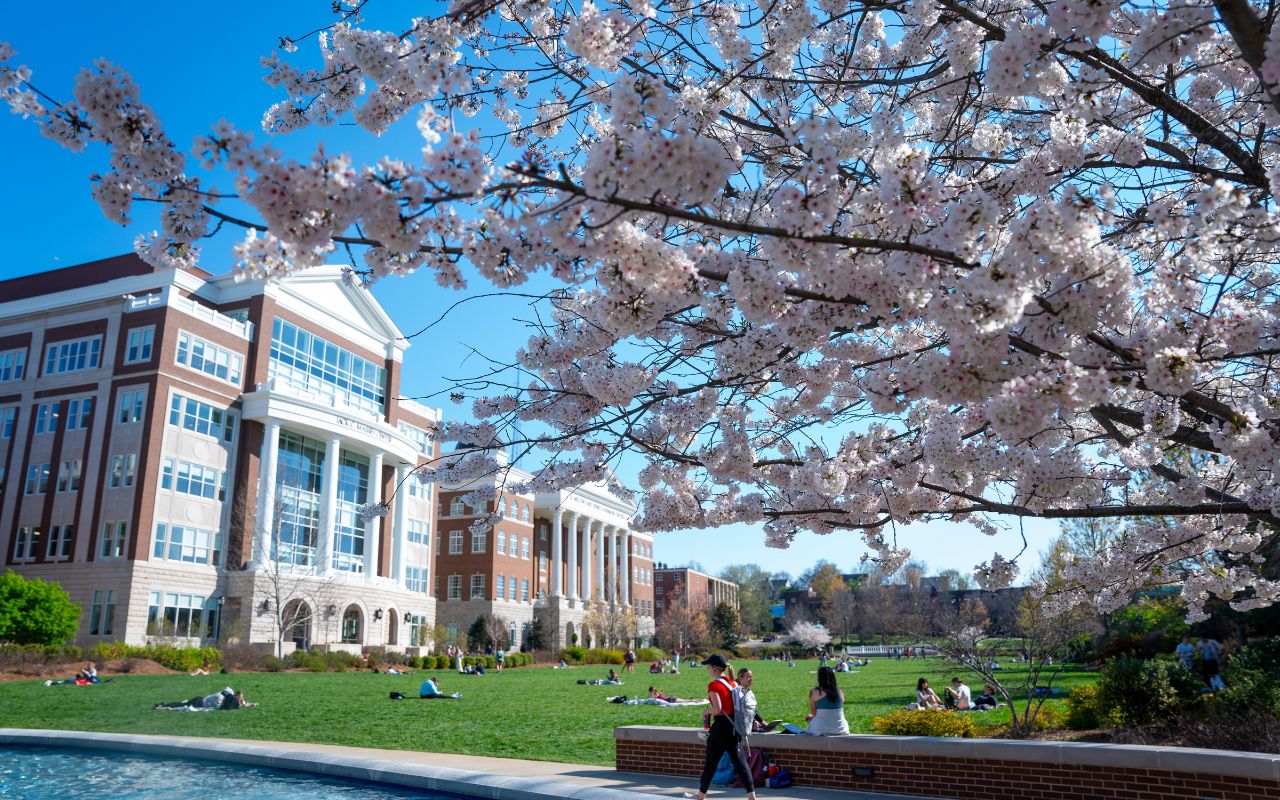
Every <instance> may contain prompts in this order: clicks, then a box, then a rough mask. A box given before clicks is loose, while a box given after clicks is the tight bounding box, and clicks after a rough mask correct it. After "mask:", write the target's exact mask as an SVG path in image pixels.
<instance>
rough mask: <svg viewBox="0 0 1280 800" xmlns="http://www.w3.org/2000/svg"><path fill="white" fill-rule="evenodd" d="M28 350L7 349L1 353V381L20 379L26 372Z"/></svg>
mask: <svg viewBox="0 0 1280 800" xmlns="http://www.w3.org/2000/svg"><path fill="white" fill-rule="evenodd" d="M26 369H27V351H26V350H25V349H22V350H6V351H4V352H3V353H0V383H9V382H11V381H20V380H22V378H23V376H24V375H25V374H26Z"/></svg>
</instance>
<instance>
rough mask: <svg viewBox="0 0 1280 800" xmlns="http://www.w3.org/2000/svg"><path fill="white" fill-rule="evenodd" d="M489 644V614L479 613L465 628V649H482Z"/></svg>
mask: <svg viewBox="0 0 1280 800" xmlns="http://www.w3.org/2000/svg"><path fill="white" fill-rule="evenodd" d="M488 645H489V615H488V614H481V615H480V616H478V617H476V618H475V621H474V622H472V623H471V627H470V628H468V629H467V649H468V650H483V649H485V648H486V647H487V646H488Z"/></svg>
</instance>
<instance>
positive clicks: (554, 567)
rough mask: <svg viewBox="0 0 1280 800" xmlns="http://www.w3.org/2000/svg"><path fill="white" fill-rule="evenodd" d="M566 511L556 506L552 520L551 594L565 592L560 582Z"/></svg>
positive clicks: (556, 595)
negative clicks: (561, 538)
mask: <svg viewBox="0 0 1280 800" xmlns="http://www.w3.org/2000/svg"><path fill="white" fill-rule="evenodd" d="M563 517H564V511H563V510H561V509H560V508H559V507H557V508H556V514H555V517H554V518H553V519H552V520H551V596H552V597H559V596H560V595H562V594H564V589H563V588H562V587H561V584H560V559H561V558H562V557H563V555H564V554H563V551H562V549H561V545H560V537H561V536H563V535H564V525H563Z"/></svg>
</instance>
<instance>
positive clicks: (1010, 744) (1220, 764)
mask: <svg viewBox="0 0 1280 800" xmlns="http://www.w3.org/2000/svg"><path fill="white" fill-rule="evenodd" d="M701 732H702V731H701V729H699V728H674V727H667V726H662V725H627V726H624V727H618V728H614V729H613V734H614V738H615V739H616V740H617V741H633V742H670V743H674V744H689V745H696V746H698V747H701V746H702V741H701V740H700V739H699V738H698V734H699V733H701ZM751 744H752V746H753V747H759V748H760V749H762V750H765V751H772V750H803V751H806V752H813V751H815V750H817V751H834V752H841V753H887V754H894V755H912V756H924V757H933V758H971V759H982V760H988V761H989V760H999V761H1034V762H1036V763H1039V764H1064V765H1073V766H1103V767H1125V768H1128V769H1162V770H1175V771H1178V772H1198V773H1203V774H1214V775H1231V776H1235V777H1240V778H1266V779H1271V780H1277V779H1280V755H1271V754H1266V753H1242V752H1238V751H1235V750H1204V749H1197V748H1190V747H1151V746H1147V745H1136V744H1095V743H1090V742H1039V741H1020V740H1014V739H957V738H935V737H929V736H877V735H873V734H853V735H850V736H803V735H795V734H785V733H757V734H753V735H752V736H751Z"/></svg>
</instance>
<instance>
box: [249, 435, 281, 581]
mask: <svg viewBox="0 0 1280 800" xmlns="http://www.w3.org/2000/svg"><path fill="white" fill-rule="evenodd" d="M279 460H280V423H279V422H277V421H276V420H270V421H269V422H267V432H266V434H264V437H263V439H262V463H261V465H260V466H261V469H260V470H259V471H260V473H261V475H260V477H259V479H258V530H257V534H258V536H257V540H258V543H257V545H256V546H255V548H254V554H253V561H254V563H255V564H256V565H257V566H259V567H263V568H265V567H266V566H267V564H268V563H269V562H270V561H271V541H272V540H273V539H274V538H275V526H276V463H277V462H278V461H279Z"/></svg>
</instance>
